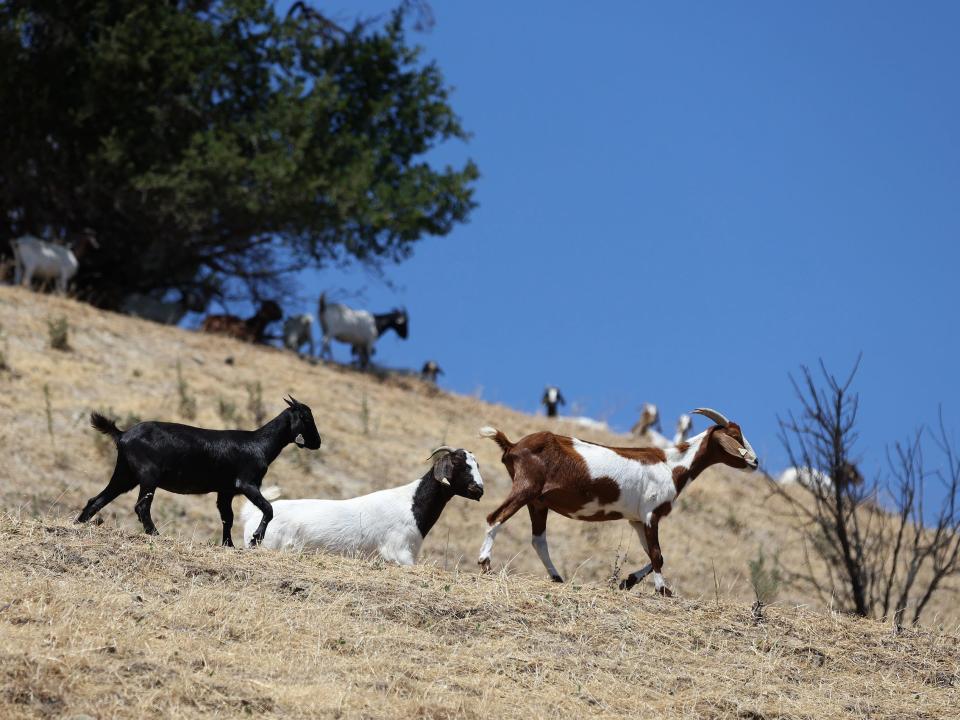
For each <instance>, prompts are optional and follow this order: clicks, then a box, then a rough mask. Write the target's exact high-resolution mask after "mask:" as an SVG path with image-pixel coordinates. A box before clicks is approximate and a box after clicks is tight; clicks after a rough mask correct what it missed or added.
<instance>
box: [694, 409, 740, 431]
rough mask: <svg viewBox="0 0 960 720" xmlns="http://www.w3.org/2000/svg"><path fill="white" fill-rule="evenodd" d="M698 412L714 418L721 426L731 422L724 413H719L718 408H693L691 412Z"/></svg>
mask: <svg viewBox="0 0 960 720" xmlns="http://www.w3.org/2000/svg"><path fill="white" fill-rule="evenodd" d="M694 413H696V414H697V415H703V416H704V417H708V418H710V419H711V420H713V421H714V422H715V423H716V424H717V425H719V426H720V427H726V426H727V425H729V424H730V421H729V420H727V419H726V418H725V417H724V416H723V415H721V414H720V413H718V412H717V411H716V410H713V409H711V408H697V409H696V410H691V411H690V414H691V415H692V414H694Z"/></svg>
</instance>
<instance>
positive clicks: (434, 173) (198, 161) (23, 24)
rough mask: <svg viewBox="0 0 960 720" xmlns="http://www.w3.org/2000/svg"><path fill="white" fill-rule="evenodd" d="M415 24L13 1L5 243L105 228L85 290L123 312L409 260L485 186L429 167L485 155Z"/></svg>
mask: <svg viewBox="0 0 960 720" xmlns="http://www.w3.org/2000/svg"><path fill="white" fill-rule="evenodd" d="M404 7H406V5H404V6H401V9H398V10H397V11H395V12H394V13H393V14H392V15H391V16H390V17H389V19H387V20H386V21H384V22H377V21H376V20H368V21H359V20H358V21H357V22H356V23H355V24H354V25H353V27H351V28H347V29H342V28H340V27H338V26H337V25H336V24H334V23H333V22H330V21H329V20H327V19H326V17H325V16H324V15H322V14H321V13H320V12H319V11H317V10H316V9H313V8H312V7H310V6H309V4H306V3H296V4H295V5H294V6H293V10H291V11H290V12H289V13H287V14H286V15H284V14H281V13H278V12H277V11H276V9H275V8H274V7H273V5H272V4H271V3H270V2H267V1H266V0H213V1H209V2H204V1H201V0H197V1H194V2H190V1H189V0H180V1H179V2H177V1H171V2H150V3H144V2H140V0H71V1H70V2H67V1H65V0H63V1H61V2H56V1H55V0H0V127H2V128H3V132H2V133H0V209H2V211H3V212H2V215H0V233H2V234H3V235H5V236H7V237H16V236H18V235H20V234H23V233H27V232H32V233H35V234H41V233H43V232H47V233H49V234H53V235H55V236H60V237H68V236H70V235H71V234H73V233H76V232H78V231H80V230H81V229H82V228H86V227H90V228H92V229H93V230H94V231H95V232H96V234H97V238H98V240H99V241H100V245H101V247H100V249H99V250H98V251H95V252H91V253H90V254H88V255H87V256H86V257H85V258H84V262H83V263H82V267H81V271H80V273H79V275H78V277H77V284H78V288H79V290H80V292H81V294H84V295H86V296H87V297H89V298H90V299H91V300H92V301H93V302H95V303H97V304H99V305H103V306H107V307H110V306H115V305H117V304H118V303H119V302H120V301H121V299H122V298H123V297H124V296H125V295H126V294H128V293H130V292H135V291H136V292H162V291H164V290H167V289H171V288H179V289H181V290H188V289H205V290H208V291H211V292H225V293H226V294H227V295H228V296H229V295H230V294H231V293H232V292H236V291H238V290H242V291H243V292H244V293H252V294H253V295H254V296H257V295H263V294H265V293H268V292H270V293H277V292H278V291H279V290H280V289H281V288H282V287H283V285H284V283H283V282H282V279H283V277H284V274H285V273H286V272H289V271H292V270H294V269H299V268H302V267H304V266H305V265H313V266H324V265H329V264H331V263H345V262H351V261H358V262H362V263H365V264H368V265H370V266H372V267H376V268H380V267H383V266H384V264H386V263H389V262H397V261H400V260H402V259H404V258H406V257H408V256H409V255H410V253H411V251H412V248H413V247H414V244H415V243H416V242H417V241H418V240H419V239H421V238H422V237H424V236H425V235H446V234H447V233H449V232H450V231H451V230H452V229H453V227H454V226H455V225H456V224H457V223H459V222H464V221H465V220H466V219H467V217H468V216H469V213H470V211H471V209H472V208H473V207H474V206H475V203H474V201H473V187H474V184H475V180H476V179H477V177H478V171H477V168H476V166H475V165H474V163H473V162H472V161H466V162H464V163H463V165H462V167H458V168H457V167H450V166H446V167H443V168H436V167H433V166H431V165H430V164H429V163H428V162H427V161H426V159H425V154H426V153H427V152H428V151H429V150H430V149H431V148H433V147H435V146H436V145H437V144H439V143H442V142H443V141H446V140H449V139H452V138H458V139H466V137H467V136H466V133H465V131H464V129H463V127H462V126H461V123H460V120H459V118H458V117H457V115H456V114H455V113H454V111H453V110H452V108H451V106H450V102H449V92H450V90H449V88H448V86H447V85H446V84H445V82H444V79H443V76H442V74H441V72H440V70H439V68H438V67H437V66H436V64H435V63H433V62H424V61H423V60H422V59H421V57H420V51H419V49H418V48H416V47H414V46H411V45H410V44H408V42H407V40H406V38H405V35H404V29H403V28H404V10H403V8H404ZM2 245H3V248H2V249H0V252H6V247H5V245H6V244H5V243H3V244H2Z"/></svg>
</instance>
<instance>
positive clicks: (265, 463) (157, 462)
mask: <svg viewBox="0 0 960 720" xmlns="http://www.w3.org/2000/svg"><path fill="white" fill-rule="evenodd" d="M285 402H286V403H287V405H288V406H289V407H288V408H286V409H285V410H284V411H283V412H282V413H280V414H279V415H277V417H275V418H274V419H273V420H271V421H270V422H268V423H267V424H266V425H264V426H263V427H261V428H259V429H258V430H206V429H204V428H195V427H190V426H189V425H180V424H178V423H167V422H154V421H151V422H142V423H139V424H137V425H134V426H133V427H132V428H129V429H127V430H126V431H121V430H120V429H119V428H117V425H116V423H115V422H113V421H112V420H109V419H108V418H106V417H104V416H103V415H101V414H100V413H91V415H90V424H91V425H92V426H93V427H94V429H96V430H99V431H100V432H102V433H104V434H105V435H110V436H111V437H112V438H113V441H114V442H115V443H116V444H117V465H116V467H115V468H114V470H113V477H111V478H110V482H109V483H107V486H106V487H105V488H104V489H103V490H102V491H101V492H100V494H99V495H96V496H95V497H92V498H90V500H89V502H87V505H86V507H85V508H84V509H83V512H82V513H80V516H79V517H78V518H77V522H87V521H88V520H89V519H90V518H92V517H93V516H94V515H96V514H97V513H98V512H99V511H100V509H101V508H103V507H104V506H105V505H106V504H107V503H109V502H111V501H112V500H113V499H114V498H116V497H117V496H118V495H120V494H122V493H125V492H129V491H130V490H133V488H135V487H136V486H137V485H139V486H140V496H139V497H138V498H137V504H136V505H135V507H134V509H135V510H136V512H137V517H139V518H140V522H141V523H143V530H144V532H146V533H147V534H148V535H157V534H158V533H157V528H156V526H155V525H154V524H153V520H152V519H151V518H150V504H151V503H152V502H153V495H154V493H155V492H156V490H157V488H162V489H163V490H166V491H168V492H173V493H178V494H180V495H203V494H205V493H210V492H215V493H217V509H218V510H219V511H220V519H221V520H222V521H223V544H224V545H228V546H230V547H233V539H232V538H231V537H230V530H231V528H232V527H233V505H232V501H233V497H234V495H239V494H241V493H242V494H243V495H244V496H245V497H246V498H247V499H248V500H249V501H250V502H252V503H253V504H254V505H256V506H257V508H259V509H260V511H261V512H262V513H263V520H262V521H261V522H260V527H258V528H257V531H256V532H255V533H254V534H253V540H252V542H251V545H256V544H258V543H259V542H260V541H261V540H263V534H264V533H265V532H266V531H267V524H268V523H269V522H270V520H271V519H272V518H273V509H272V508H271V507H270V503H269V502H267V500H266V499H265V498H264V497H263V495H261V494H260V484H261V483H262V482H263V476H264V475H266V474H267V469H268V468H269V467H270V463H272V462H273V461H274V460H275V459H276V458H277V455H279V454H280V451H281V450H283V448H284V447H286V446H287V445H289V444H290V443H292V442H293V443H296V444H297V446H298V447H301V448H302V447H307V448H310V449H311V450H316V449H317V448H318V447H320V433H318V432H317V426H316V423H314V421H313V413H312V412H311V411H310V408H309V407H307V406H306V405H304V404H303V403H300V402H297V401H296V400H294V399H293V398H292V397H291V398H290V399H289V400H285Z"/></svg>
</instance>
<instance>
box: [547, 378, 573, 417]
mask: <svg viewBox="0 0 960 720" xmlns="http://www.w3.org/2000/svg"><path fill="white" fill-rule="evenodd" d="M540 404H541V405H543V406H545V407H546V408H547V417H556V416H557V406H558V405H566V404H567V401H566V400H564V399H563V393H561V392H560V388H558V387H556V386H555V385H547V387H545V388H544V389H543V397H542V398H540Z"/></svg>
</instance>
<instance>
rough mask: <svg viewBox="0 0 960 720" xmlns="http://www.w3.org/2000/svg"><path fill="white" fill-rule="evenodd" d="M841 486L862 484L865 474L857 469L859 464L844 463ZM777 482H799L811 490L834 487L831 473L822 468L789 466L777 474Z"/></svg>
mask: <svg viewBox="0 0 960 720" xmlns="http://www.w3.org/2000/svg"><path fill="white" fill-rule="evenodd" d="M840 477H841V478H842V480H841V483H840V485H841V487H842V486H843V485H846V484H850V485H862V484H863V475H861V474H860V471H859V470H858V469H857V466H856V465H854V464H853V463H851V462H846V463H844V464H843V472H842V473H841V476H840ZM777 482H778V483H780V484H781V485H789V484H791V483H798V484H800V485H802V486H803V487H805V488H807V489H809V490H817V489H820V490H830V489H832V488H833V478H832V477H830V475H829V473H825V472H823V471H822V470H815V469H814V468H809V467H788V468H787V469H786V470H784V471H783V472H782V473H780V475H778V476H777Z"/></svg>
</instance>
